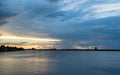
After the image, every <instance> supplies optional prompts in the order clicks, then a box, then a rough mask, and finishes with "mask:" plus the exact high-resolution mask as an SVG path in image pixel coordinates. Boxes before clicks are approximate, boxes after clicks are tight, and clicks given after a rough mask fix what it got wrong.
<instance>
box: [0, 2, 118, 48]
mask: <svg viewBox="0 0 120 75" xmlns="http://www.w3.org/2000/svg"><path fill="white" fill-rule="evenodd" d="M0 44H5V45H10V46H18V47H24V48H31V47H35V48H76V49H84V48H94V47H95V46H97V47H99V48H107V49H120V0H0Z"/></svg>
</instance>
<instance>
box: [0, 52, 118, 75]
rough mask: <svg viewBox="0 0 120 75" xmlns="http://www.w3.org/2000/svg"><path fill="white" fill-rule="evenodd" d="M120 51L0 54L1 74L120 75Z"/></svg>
mask: <svg viewBox="0 0 120 75" xmlns="http://www.w3.org/2000/svg"><path fill="white" fill-rule="evenodd" d="M119 58H120V52H113V51H111V52H105V51H103V52H99V51H21V52H9V53H0V75H120V72H119V71H120V59H119Z"/></svg>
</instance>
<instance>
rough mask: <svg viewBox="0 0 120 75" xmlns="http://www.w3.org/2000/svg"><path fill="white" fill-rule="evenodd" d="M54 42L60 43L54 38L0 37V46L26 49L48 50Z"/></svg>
mask: <svg viewBox="0 0 120 75" xmlns="http://www.w3.org/2000/svg"><path fill="white" fill-rule="evenodd" d="M56 42H61V40H59V39H54V38H28V37H18V36H0V44H1V45H2V44H3V45H8V46H16V47H23V48H25V49H27V48H49V47H52V45H53V44H55V43H56Z"/></svg>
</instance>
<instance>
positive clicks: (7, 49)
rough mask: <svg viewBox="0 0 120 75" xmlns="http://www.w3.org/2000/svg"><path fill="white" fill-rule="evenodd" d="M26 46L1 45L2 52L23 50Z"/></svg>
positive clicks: (0, 50)
mask: <svg viewBox="0 0 120 75" xmlns="http://www.w3.org/2000/svg"><path fill="white" fill-rule="evenodd" d="M23 50H24V48H22V47H21V48H17V47H10V46H5V45H1V46H0V52H10V51H23Z"/></svg>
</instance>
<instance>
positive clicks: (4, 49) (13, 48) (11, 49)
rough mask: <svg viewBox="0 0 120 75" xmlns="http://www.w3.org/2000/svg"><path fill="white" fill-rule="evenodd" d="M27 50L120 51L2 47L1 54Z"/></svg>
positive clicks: (0, 46) (0, 48) (0, 47)
mask: <svg viewBox="0 0 120 75" xmlns="http://www.w3.org/2000/svg"><path fill="white" fill-rule="evenodd" d="M26 50H36V51H120V49H98V48H97V47H95V48H94V49H56V48H54V49H35V48H31V49H24V48H22V47H21V48H17V47H10V46H5V45H0V52H13V51H26Z"/></svg>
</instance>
